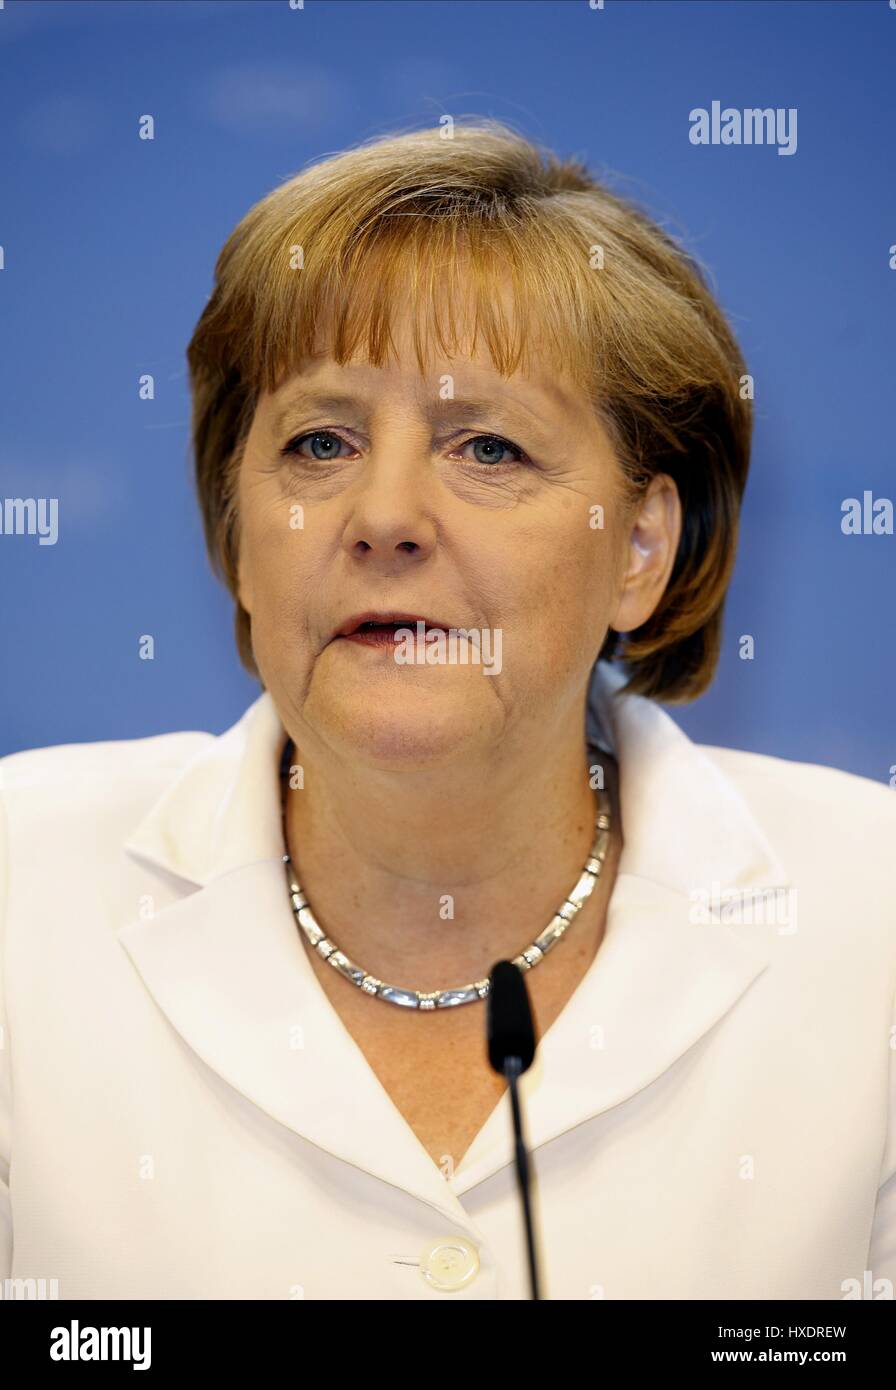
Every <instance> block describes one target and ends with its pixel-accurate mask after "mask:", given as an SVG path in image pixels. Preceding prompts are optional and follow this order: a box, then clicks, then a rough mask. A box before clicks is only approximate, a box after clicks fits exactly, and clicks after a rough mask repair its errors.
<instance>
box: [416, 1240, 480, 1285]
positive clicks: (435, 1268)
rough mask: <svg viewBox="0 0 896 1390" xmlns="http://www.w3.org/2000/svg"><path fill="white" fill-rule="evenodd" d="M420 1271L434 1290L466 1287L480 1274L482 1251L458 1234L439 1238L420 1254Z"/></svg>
mask: <svg viewBox="0 0 896 1390" xmlns="http://www.w3.org/2000/svg"><path fill="white" fill-rule="evenodd" d="M420 1273H421V1274H422V1275H423V1278H424V1279H425V1280H426V1282H427V1284H431V1285H432V1287H433V1288H434V1289H442V1290H444V1291H445V1292H450V1290H452V1289H463V1288H466V1286H467V1284H470V1283H472V1281H473V1280H474V1279H475V1278H476V1275H477V1274H478V1273H479V1252H478V1250H477V1249H476V1247H475V1245H471V1244H470V1242H469V1241H468V1240H459V1239H458V1238H457V1237H455V1236H449V1237H448V1239H447V1240H437V1241H435V1243H434V1244H432V1245H427V1247H426V1249H425V1250H424V1251H423V1254H422V1255H421V1256H420Z"/></svg>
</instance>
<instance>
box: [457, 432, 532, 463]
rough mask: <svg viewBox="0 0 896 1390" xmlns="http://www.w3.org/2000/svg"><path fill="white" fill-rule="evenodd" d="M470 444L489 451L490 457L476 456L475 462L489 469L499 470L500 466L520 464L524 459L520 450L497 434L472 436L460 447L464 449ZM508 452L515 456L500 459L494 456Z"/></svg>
mask: <svg viewBox="0 0 896 1390" xmlns="http://www.w3.org/2000/svg"><path fill="white" fill-rule="evenodd" d="M471 444H475V445H478V446H481V447H483V448H484V449H488V450H490V451H491V456H489V457H485V458H483V457H481V456H479V455H478V454H477V456H476V460H475V461H476V463H481V464H482V465H483V466H487V467H489V468H500V467H501V466H502V465H505V464H508V463H522V462H523V460H524V459H525V457H526V456H525V454H524V453H523V451H522V449H518V448H517V446H516V445H515V444H511V443H510V442H509V441H508V440H506V439H502V438H501V436H500V435H497V434H477V435H474V437H473V438H472V439H468V440H467V442H466V444H464V445H462V448H464V449H466V448H468V447H469V446H470V445H471ZM508 450H509V451H510V452H511V453H513V454H514V455H515V457H514V458H512V459H502V458H496V457H495V456H494V455H495V452H497V453H501V452H502V451H504V452H507V451H508Z"/></svg>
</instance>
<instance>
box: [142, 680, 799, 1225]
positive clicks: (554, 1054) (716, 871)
mask: <svg viewBox="0 0 896 1390" xmlns="http://www.w3.org/2000/svg"><path fill="white" fill-rule="evenodd" d="M623 681H624V676H623V674H622V673H621V672H620V671H619V670H618V669H617V668H614V667H611V666H609V665H608V664H607V663H606V662H600V663H598V665H597V666H596V668H595V672H594V676H593V679H592V684H591V689H590V694H589V702H588V710H587V718H586V729H587V730H588V732H589V733H590V734H591V736H592V737H593V738H594V739H595V740H596V741H597V742H599V743H600V744H601V745H602V746H604V747H605V748H608V749H609V750H610V751H611V752H613V753H614V755H615V756H616V758H617V759H618V762H619V767H620V800H621V808H622V820H623V834H624V845H623V851H622V856H621V860H620V865H619V870H618V874H617V879H616V884H615V886H614V891H613V894H612V897H611V901H610V907H609V911H608V917H607V923H606V927H605V933H604V938H603V940H602V942H601V945H600V948H599V950H598V952H597V955H596V957H595V959H594V961H593V962H592V965H591V967H590V969H589V970H588V972H587V973H586V975H585V977H584V979H583V980H582V981H581V983H580V984H579V986H578V988H577V990H576V991H575V993H574V994H573V996H572V998H571V999H570V1000H569V1001H568V1003H567V1005H566V1007H565V1008H564V1009H563V1011H562V1012H561V1014H560V1015H559V1017H558V1018H557V1020H556V1021H555V1022H554V1024H553V1025H552V1026H551V1027H550V1028H549V1029H548V1031H547V1033H546V1034H545V1036H544V1037H543V1038H542V1039H541V1040H540V1042H539V1047H538V1052H537V1054H536V1060H535V1063H534V1065H533V1067H532V1068H530V1070H529V1071H528V1072H527V1073H526V1074H525V1075H524V1077H523V1078H522V1081H521V1090H522V1094H523V1097H524V1105H525V1116H526V1129H527V1137H528V1141H529V1144H530V1146H531V1148H532V1149H533V1150H537V1148H538V1147H539V1146H540V1145H541V1144H544V1143H547V1142H548V1141H550V1140H551V1139H553V1138H556V1137H557V1136H558V1135H560V1134H563V1133H565V1132H566V1131H568V1130H569V1129H571V1128H573V1127H574V1126H576V1125H578V1124H581V1123H582V1122H583V1121H585V1120H587V1119H589V1118H592V1117H594V1116H596V1115H599V1114H601V1113H603V1112H604V1111H607V1110H609V1109H611V1108H612V1107H613V1106H615V1105H617V1104H620V1103H621V1102H623V1101H624V1100H626V1099H628V1098H629V1097H630V1096H632V1095H634V1094H635V1093H636V1092H637V1091H639V1090H640V1089H642V1088H643V1087H644V1086H646V1085H648V1084H650V1083H651V1082H652V1081H654V1080H655V1079H656V1078H657V1077H658V1076H660V1075H661V1074H662V1073H663V1072H664V1071H666V1070H667V1069H668V1068H669V1067H671V1066H672V1065H673V1064H674V1063H675V1062H676V1061H677V1060H678V1059H679V1058H681V1057H682V1056H683V1054H684V1053H685V1052H687V1050H688V1049H689V1048H690V1047H691V1046H692V1045H693V1043H694V1042H696V1041H697V1040H698V1039H699V1038H700V1037H702V1036H703V1035H704V1034H705V1033H706V1032H707V1031H708V1030H709V1029H710V1028H711V1027H712V1026H713V1025H714V1024H715V1023H716V1022H717V1021H718V1020H719V1019H720V1018H721V1017H723V1016H724V1014H725V1013H727V1012H728V1011H729V1010H730V1009H731V1008H733V1007H734V1005H735V1004H736V1003H737V1000H738V999H739V998H740V996H741V995H742V994H743V993H744V991H745V990H746V989H747V988H748V987H749V986H750V984H751V983H752V982H753V980H754V979H755V978H756V977H757V976H758V975H759V974H761V972H762V971H763V970H764V969H765V968H766V966H767V965H768V962H769V960H770V958H771V957H770V951H769V949H768V946H767V944H766V937H767V928H766V929H762V928H758V927H750V928H747V929H744V928H743V927H734V926H730V925H725V924H722V923H721V922H717V923H713V924H712V925H708V926H707V925H704V926H698V925H695V924H694V919H693V916H692V914H691V912H690V906H691V895H692V892H693V890H694V889H695V888H697V889H699V888H701V887H704V886H705V887H708V886H710V885H711V884H712V882H713V881H716V882H717V883H719V884H720V885H722V886H723V887H724V888H725V889H726V890H729V891H737V892H741V893H744V894H746V895H747V896H749V895H751V894H753V893H754V892H756V891H757V890H764V889H768V888H786V887H789V880H788V878H787V876H786V873H785V870H784V868H783V866H782V865H781V863H780V862H779V860H778V859H777V857H776V855H775V852H774V850H773V849H772V847H771V846H770V844H769V843H768V841H767V839H766V837H765V835H764V833H763V831H762V829H761V827H760V826H759V824H758V823H757V821H756V819H755V818H754V816H753V815H752V813H751V811H750V810H749V808H748V806H747V805H746V803H745V802H744V800H743V798H742V797H741V796H740V794H739V792H738V791H737V789H736V787H735V786H734V785H733V784H732V783H731V782H730V781H729V779H727V778H726V777H725V776H724V774H723V773H722V772H721V771H719V769H718V768H717V767H716V765H715V764H714V763H713V762H712V761H711V760H710V758H709V757H708V756H707V755H706V754H705V753H704V752H702V750H701V749H700V748H698V747H697V746H696V745H695V744H693V743H692V742H691V741H690V740H689V739H688V738H687V736H686V735H685V734H684V733H682V732H681V730H680V729H679V728H678V727H677V725H675V723H674V722H673V721H672V719H671V718H670V717H669V716H668V715H667V714H665V713H664V712H663V711H662V710H661V709H660V708H659V707H658V706H656V705H655V704H653V703H652V702H651V701H648V700H646V699H642V698H641V697H638V696H628V695H622V694H620V693H619V688H620V686H621V685H622V683H623ZM285 737H286V735H285V731H284V729H283V727H282V725H281V723H280V719H279V717H278V715H277V712H276V709H275V706H274V704H273V701H272V699H271V697H270V695H269V694H268V693H267V692H265V693H263V694H262V695H261V696H259V698H258V699H257V700H256V701H255V702H254V704H252V705H251V706H250V707H249V709H248V710H247V711H246V712H245V714H244V715H243V716H242V718H241V719H239V720H238V722H237V723H236V724H234V725H233V726H232V727H231V728H230V729H228V730H227V731H226V732H225V733H224V734H222V735H220V736H218V737H214V736H209V739H208V742H207V743H206V744H205V746H203V747H202V748H200V750H199V752H198V753H197V754H196V755H195V756H194V757H193V758H192V759H191V760H190V761H189V762H188V763H187V764H186V766H185V767H184V768H183V769H182V770H181V772H180V773H179V774H178V775H177V776H176V777H175V779H174V781H173V782H172V783H171V785H170V786H169V788H168V789H167V790H166V791H165V793H164V794H163V795H162V796H161V797H160V798H159V800H158V801H157V802H156V803H155V804H154V805H153V806H152V807H151V809H150V810H149V812H148V814H147V815H146V816H145V817H144V819H143V820H142V821H141V822H140V824H139V825H138V826H137V827H136V829H135V830H134V831H133V832H132V833H131V835H130V836H129V837H128V839H127V840H126V841H125V849H126V850H127V852H128V853H129V854H132V855H134V856H136V857H138V858H139V859H140V860H142V861H144V862H145V863H147V864H149V865H152V866H154V867H158V868H162V869H164V870H166V871H168V872H170V873H173V874H176V875H177V876H178V877H179V878H181V879H182V880H185V881H186V882H187V883H188V884H190V885H192V890H186V891H185V892H184V893H182V894H181V895H179V896H177V897H176V898H175V901H174V902H172V903H171V904H170V905H169V906H167V907H165V908H163V909H162V910H161V911H158V912H156V914H155V915H154V916H153V917H150V918H143V917H141V918H136V919H134V920H132V921H130V922H127V923H125V924H123V925H122V926H121V927H119V928H118V932H117V935H118V937H119V940H120V942H121V944H122V946H123V947H124V949H125V950H126V951H127V952H128V954H129V956H130V957H131V960H132V962H133V964H134V966H135V968H136V970H137V971H138V973H139V975H140V977H141V979H142V981H143V983H144V984H145V986H146V988H147V989H148V991H149V993H150V994H151V995H152V997H153V998H154V999H155V1001H156V1003H157V1004H158V1005H159V1007H160V1008H161V1010H162V1012H163V1013H164V1014H165V1016H166V1017H167V1019H168V1021H169V1023H170V1024H171V1025H172V1027H173V1028H174V1029H175V1030H176V1031H177V1032H178V1033H179V1034H180V1036H181V1037H182V1038H183V1039H184V1040H185V1041H186V1042H187V1043H188V1044H189V1045H190V1046H191V1047H192V1048H193V1050H194V1052H195V1053H196V1054H197V1055H198V1056H199V1057H200V1058H202V1060H203V1061H204V1062H206V1063H207V1064H208V1065H209V1066H210V1067H211V1068H212V1069H213V1070H214V1071H215V1072H217V1074H218V1075H219V1076H221V1077H223V1078H224V1080H226V1081H227V1082H228V1083H229V1084H230V1085H231V1086H232V1087H233V1088H234V1089H235V1090H236V1091H237V1092H239V1093H240V1094H241V1095H242V1096H243V1097H245V1098H246V1099H247V1100H249V1101H250V1102H251V1103H252V1104H253V1105H255V1106H256V1107H258V1109H260V1110H261V1111H263V1112H264V1114H265V1115H267V1116H268V1117H269V1119H272V1120H273V1121H275V1122H276V1123H278V1124H280V1125H284V1126H286V1127H287V1128H288V1129H290V1130H291V1131H292V1132H293V1133H294V1134H296V1135H298V1136H300V1138H301V1140H302V1141H305V1142H310V1143H312V1144H315V1145H317V1146H318V1147H319V1148H322V1149H324V1150H326V1151H327V1152H328V1153H330V1154H332V1155H334V1156H336V1157H337V1158H339V1159H341V1160H343V1161H344V1162H347V1163H350V1164H353V1165H354V1166H355V1167H356V1168H358V1169H361V1170H363V1171H365V1172H367V1173H370V1174H373V1175H374V1176H376V1177H378V1178H380V1179H381V1180H383V1181H385V1182H388V1183H390V1184H392V1185H394V1186H396V1187H399V1188H401V1189H402V1190H404V1191H407V1192H411V1193H413V1194H414V1195H416V1196H417V1197H419V1198H420V1199H421V1200H423V1201H425V1202H427V1203H429V1205H430V1206H432V1207H433V1208H435V1209H436V1210H438V1211H439V1212H441V1213H442V1214H444V1215H445V1216H446V1217H448V1218H450V1219H452V1220H454V1221H462V1222H466V1221H467V1220H468V1218H467V1216H466V1213H465V1212H464V1210H463V1208H462V1207H461V1206H460V1203H459V1200H458V1199H459V1197H460V1195H461V1194H462V1193H464V1192H465V1191H467V1190H468V1189H469V1188H471V1187H473V1186H475V1185H476V1184H478V1183H480V1182H482V1181H484V1180H485V1179H486V1178H488V1177H490V1176H492V1175H493V1174H494V1173H495V1172H497V1171H498V1170H499V1169H501V1168H502V1167H504V1166H505V1165H506V1164H508V1163H510V1162H512V1157H513V1155H512V1143H511V1129H510V1112H509V1096H508V1095H506V1094H505V1095H504V1097H503V1098H502V1100H501V1102H500V1103H499V1104H498V1105H497V1107H496V1109H495V1111H494V1112H493V1113H492V1115H491V1116H490V1118H489V1120H488V1122H487V1123H486V1125H485V1126H484V1127H483V1129H482V1130H481V1131H480V1133H479V1135H478V1136H477V1138H476V1140H475V1141H474V1143H473V1145H472V1146H471V1148H470V1150H469V1151H468V1153H467V1154H466V1155H465V1156H464V1159H463V1162H462V1163H461V1165H460V1167H459V1168H458V1169H457V1170H456V1171H455V1173H454V1174H453V1176H452V1177H451V1178H450V1179H449V1180H448V1181H446V1179H445V1178H444V1177H443V1175H442V1174H441V1172H440V1171H439V1169H438V1168H437V1167H436V1166H435V1164H433V1162H432V1160H431V1159H430V1157H429V1155H428V1154H427V1153H426V1151H425V1149H424V1148H423V1147H422V1145H421V1144H420V1143H419V1142H418V1141H417V1139H416V1137H415V1136H414V1134H413V1132H412V1131H411V1130H410V1128H409V1127H408V1126H407V1124H406V1123H405V1121H404V1119H403V1117H402V1116H401V1114H400V1112H399V1111H398V1110H397V1109H396V1107H395V1106H394V1105H393V1104H392V1102H391V1100H390V1099H389V1097H388V1095H387V1094H386V1092H385V1090H384V1089H383V1087H382V1086H381V1084H380V1083H379V1081H378V1079H377V1077H376V1075H375V1073H374V1072H373V1071H372V1069H371V1068H370V1066H369V1064H368V1063H367V1061H366V1058H365V1057H364V1055H363V1053H362V1052H361V1050H360V1048H358V1046H357V1045H356V1044H355V1042H354V1040H353V1038H352V1037H351V1035H350V1034H349V1032H348V1030H347V1029H346V1028H345V1027H344V1025H343V1024H342V1022H341V1020H340V1018H339V1016H338V1014H337V1013H336V1011H335V1010H334V1009H333V1008H332V1005H331V1004H330V1002H329V1000H328V999H327V997H326V995H325V994H324V992H323V990H322V989H321V987H320V985H319V983H318V981H317V978H316V976H315V975H314V972H313V971H312V969H311V967H310V964H309V962H308V960H307V958H306V955H305V950H306V947H305V946H304V943H302V942H301V941H300V940H299V938H298V934H297V931H296V927H295V922H294V919H293V915H292V910H291V907H290V904H289V901H288V897H287V894H286V889H285V885H284V876H283V868H282V861H281V856H282V853H283V844H282V837H281V825H280V810H279V780H278V768H279V756H280V752H281V750H282V747H283V744H284V741H285ZM372 1006H373V1007H384V1006H382V1005H376V1004H373V1005H372ZM473 1007H475V1006H473ZM595 1039H596V1040H597V1042H596V1043H595ZM336 1057H338V1059H339V1060H338V1067H337V1066H336V1064H335V1062H334V1063H333V1066H330V1065H328V1061H329V1060H330V1059H335V1058H336ZM322 1059H323V1064H322ZM484 1064H485V1063H484ZM334 1087H335V1089H334ZM347 1105H350V1107H351V1117H352V1118H351V1123H349V1122H348V1121H347V1118H346V1106H347ZM536 1161H537V1159H536Z"/></svg>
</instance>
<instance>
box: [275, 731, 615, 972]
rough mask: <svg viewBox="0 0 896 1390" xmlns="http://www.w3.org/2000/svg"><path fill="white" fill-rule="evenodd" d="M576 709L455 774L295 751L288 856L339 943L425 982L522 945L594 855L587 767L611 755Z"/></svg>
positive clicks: (371, 966) (371, 962) (366, 960)
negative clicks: (296, 781) (298, 773)
mask: <svg viewBox="0 0 896 1390" xmlns="http://www.w3.org/2000/svg"><path fill="white" fill-rule="evenodd" d="M580 713H581V717H580V718H579V719H577V720H572V721H567V724H566V727H565V729H560V730H552V731H551V733H550V734H549V735H547V736H545V737H544V738H543V739H542V740H541V741H540V742H537V743H536V742H535V741H534V740H531V739H530V740H529V741H528V742H526V744H525V747H524V748H522V749H521V750H520V751H519V753H518V754H517V756H515V757H514V756H509V754H508V750H507V749H501V750H499V751H498V752H496V753H495V756H494V758H493V759H492V760H491V762H490V763H489V765H488V766H486V767H483V764H482V759H481V757H480V756H477V758H476V759H475V760H471V762H470V763H469V764H467V763H465V762H463V760H461V761H460V762H459V763H458V764H457V765H453V766H452V769H451V776H450V779H449V778H448V777H447V776H446V771H445V768H444V767H440V768H438V769H428V770H424V771H415V772H411V773H408V772H402V773H395V772H383V771H381V770H378V769H371V768H365V767H359V765H358V763H357V762H356V761H354V760H352V761H351V762H347V761H346V760H344V759H342V758H339V757H337V756H335V755H334V754H333V753H332V751H331V750H329V749H328V748H327V747H326V746H321V745H320V744H319V743H318V742H316V741H313V742H312V743H307V742H305V741H303V748H302V752H301V755H298V754H296V753H295V751H294V750H293V753H292V755H291V756H292V760H295V761H299V762H300V763H301V764H302V767H303V769H304V787H303V789H302V790H290V791H287V792H286V793H285V798H286V799H285V816H284V821H285V831H286V839H287V844H288V848H289V853H290V856H291V858H292V860H293V865H294V867H295V870H296V873H297V876H298V878H299V881H300V882H301V885H302V888H303V890H304V892H305V893H306V895H307V897H308V900H309V903H310V905H311V910H312V912H313V913H314V916H315V918H316V919H317V921H318V923H319V924H320V926H321V927H322V928H323V929H324V930H325V931H326V932H328V933H329V934H330V935H331V936H332V939H333V940H334V941H335V942H336V943H337V945H338V946H339V948H340V950H342V951H344V952H345V954H346V955H348V956H349V957H350V958H351V959H352V960H354V961H356V963H358V964H359V965H363V966H364V968H365V969H366V970H368V971H370V972H371V973H372V974H375V975H377V976H379V978H381V979H386V980H390V981H391V982H392V983H395V984H406V985H411V986H412V987H413V988H415V989H421V990H428V989H438V988H441V987H444V986H446V985H447V984H450V983H457V982H459V981H460V980H461V979H478V978H482V977H483V975H484V974H486V973H487V972H488V969H489V968H490V965H491V963H493V962H494V961H495V960H498V959H505V958H506V959H510V958H512V957H513V956H515V955H518V954H519V952H520V951H521V950H522V949H523V948H524V947H525V946H527V945H528V944H529V943H530V942H531V941H532V940H533V939H534V937H536V936H537V935H538V934H539V933H540V932H541V931H542V930H543V928H544V927H545V926H546V925H547V923H548V921H549V920H550V918H551V917H552V916H553V915H554V913H555V912H556V910H557V908H558V906H559V905H560V903H561V902H562V901H563V899H564V898H565V896H566V894H567V892H568V891H569V890H570V889H571V887H572V885H573V884H574V883H575V881H576V879H577V878H578V876H579V873H580V872H581V870H582V867H583V865H584V863H585V861H586V859H587V858H588V855H589V852H590V850H591V846H592V843H593V841H594V835H595V818H596V815H597V812H598V809H599V806H598V799H597V793H596V792H595V791H594V790H592V788H591V787H590V785H589V775H590V774H589V768H590V767H591V766H593V765H594V764H595V763H598V764H600V765H602V766H603V767H604V769H605V775H606V776H607V778H608V779H609V780H610V781H613V782H614V781H615V778H614V771H613V767H612V763H613V760H612V758H611V757H610V755H609V754H606V753H603V752H600V751H595V750H590V751H589V750H588V748H587V746H586V743H585V738H584V708H583V709H582V710H581V712H580ZM607 804H608V803H607V801H606V798H605V795H604V797H603V799H602V804H601V806H600V809H606V806H607ZM611 816H612V812H611ZM613 819H614V820H615V817H613ZM611 823H612V821H611Z"/></svg>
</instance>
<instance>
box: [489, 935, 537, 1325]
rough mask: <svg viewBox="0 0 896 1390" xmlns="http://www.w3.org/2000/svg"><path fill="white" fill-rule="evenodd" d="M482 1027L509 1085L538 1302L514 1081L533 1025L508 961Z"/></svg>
mask: <svg viewBox="0 0 896 1390" xmlns="http://www.w3.org/2000/svg"><path fill="white" fill-rule="evenodd" d="M485 1002H486V1015H487V1019H486V1028H487V1030H488V1060H489V1062H490V1063H491V1065H492V1067H493V1068H494V1070H495V1071H496V1072H500V1074H501V1075H502V1076H506V1077H507V1080H508V1081H509V1083H510V1103H511V1106H512V1108H513V1137H514V1149H515V1153H516V1177H517V1185H518V1187H519V1191H520V1198H521V1200H522V1203H523V1219H524V1221H525V1223H526V1244H527V1246H528V1251H529V1287H530V1290H531V1294H530V1297H532V1298H534V1299H540V1297H541V1295H540V1294H539V1292H538V1261H537V1259H536V1255H535V1236H534V1233H533V1230H532V1210H531V1207H530V1205H529V1156H528V1154H527V1152H526V1145H525V1143H524V1141H523V1123H522V1116H521V1114H520V1098H519V1094H518V1092H517V1085H516V1083H517V1078H518V1077H519V1076H521V1075H522V1073H523V1072H524V1071H528V1069H529V1067H530V1066H531V1065H532V1059H533V1057H534V1056H535V1025H534V1023H533V1022H532V1010H531V1008H530V1007H529V994H528V991H527V989H526V981H525V980H524V979H523V973H522V971H521V970H520V969H519V967H518V966H516V965H514V964H513V962H512V961H509V960H499V961H498V963H497V965H495V967H494V968H493V970H492V973H491V975H490V976H489V991H488V994H487V995H486V999H485Z"/></svg>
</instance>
